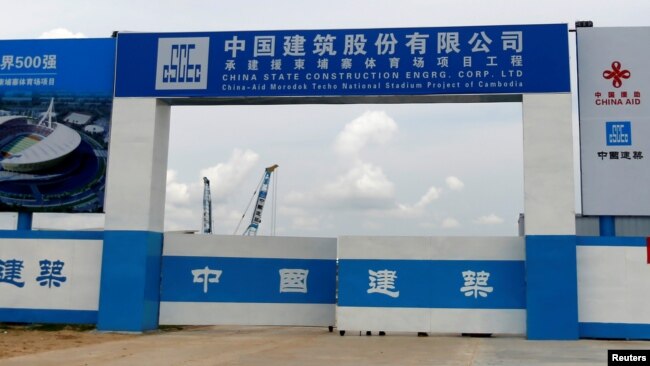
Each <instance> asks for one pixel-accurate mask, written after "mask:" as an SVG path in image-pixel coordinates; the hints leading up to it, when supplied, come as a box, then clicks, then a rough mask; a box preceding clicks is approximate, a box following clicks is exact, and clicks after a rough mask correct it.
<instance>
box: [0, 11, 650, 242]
mask: <svg viewBox="0 0 650 366" xmlns="http://www.w3.org/2000/svg"><path fill="white" fill-rule="evenodd" d="M649 13H650V2H648V1H643V0H640V1H620V2H617V3H616V6H612V4H611V2H609V1H608V2H605V1H582V0H580V1H577V0H574V1H524V0H519V1H506V0H495V1H489V2H488V1H463V0H457V1H453V2H442V1H424V0H422V1H415V0H401V1H394V0H393V1H386V0H367V1H366V0H362V1H349V0H348V1H340V0H330V1H326V2H310V1H289V0H276V1H272V2H271V1H259V0H258V1H253V0H240V1H237V2H226V1H215V0H212V1H207V0H187V1H168V0H160V1H144V0H129V1H124V0H112V1H110V2H108V1H107V2H96V1H87V0H86V1H78V0H66V1H54V0H49V1H42V0H22V1H12V2H5V3H3V14H5V15H6V16H5V17H3V26H2V28H0V39H31V38H70V37H93V38H95V37H109V36H110V35H111V34H112V32H113V31H116V30H117V31H147V32H171V31H188V32H190V31H237V30H282V29H341V28H392V27H438V26H468V25H499V24H542V23H568V24H569V25H570V26H571V27H572V25H573V24H574V22H575V21H576V20H592V21H593V22H594V25H595V26H598V27H611V26H648V25H650V24H649V23H650V20H649V19H648V17H647V14H649ZM569 43H570V45H571V57H572V60H571V64H572V88H573V90H574V98H575V85H576V80H575V47H574V44H575V38H574V34H572V35H571V36H570V40H569ZM576 105H577V101H576V100H574V134H575V139H574V140H575V141H576V143H575V147H574V155H575V156H574V160H575V161H576V163H575V169H574V170H575V172H576V197H577V198H576V211H577V212H580V202H579V196H580V194H579V174H578V173H579V166H578V160H577V159H578V148H577V132H578V131H577V124H578V122H577V108H576V107H575V106H576ZM272 164H278V165H279V166H280V168H279V169H278V170H277V171H276V172H277V173H276V174H275V178H277V180H276V181H273V182H272V188H271V191H272V193H275V195H272V198H271V201H270V202H269V205H268V206H267V207H266V210H265V215H264V217H263V222H262V224H261V226H260V231H259V233H260V235H269V234H270V233H271V222H272V220H271V213H272V211H273V206H274V205H273V204H271V203H272V202H273V201H275V208H276V209H277V210H276V215H277V216H276V226H275V232H276V233H277V235H288V236H323V237H336V236H339V235H413V236H422V235H517V219H518V216H519V213H521V212H523V152H522V125H521V105H519V104H517V103H509V104H502V103H486V104H391V105H382V104H375V105H277V106H201V107H196V106H193V107H173V108H172V117H171V133H170V149H169V160H168V173H167V199H166V210H165V230H198V229H199V228H200V225H201V212H202V211H201V209H202V207H201V198H202V191H203V183H202V179H201V178H202V177H204V176H206V177H208V178H209V179H210V180H211V184H212V197H213V206H214V223H215V233H217V234H233V232H234V230H235V228H236V227H237V223H238V222H239V220H240V218H241V216H242V214H243V213H244V210H245V208H246V204H247V203H248V201H249V199H250V198H251V197H252V196H253V192H254V191H255V189H256V185H257V184H258V182H259V181H260V178H261V177H262V174H263V170H264V168H265V167H267V166H270V165H272ZM249 215H250V211H249ZM249 220H250V219H249V216H247V217H246V218H245V219H244V223H242V227H241V228H240V232H241V230H242V229H243V228H244V227H245V226H246V225H247V223H248V221H249ZM103 221H104V218H103V215H63V214H36V215H35V216H34V227H36V228H59V229H79V228H100V227H102V226H103ZM14 225H15V215H14V214H8V213H4V214H0V228H5V229H7V228H9V229H10V228H13V226H14Z"/></svg>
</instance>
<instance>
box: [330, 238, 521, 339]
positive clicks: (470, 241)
mask: <svg viewBox="0 0 650 366" xmlns="http://www.w3.org/2000/svg"><path fill="white" fill-rule="evenodd" d="M338 252H339V299H338V306H337V309H336V316H337V326H338V328H339V329H341V330H371V331H382V330H383V331H412V332H439V333H449V332H453V333H512V334H524V333H525V331H526V310H525V307H526V303H525V297H526V296H525V278H524V240H523V238H518V237H448V238H444V237H435V238H434V237H352V236H345V237H340V238H339V242H338ZM382 271H387V272H388V273H391V274H392V275H393V276H394V277H393V278H392V279H391V280H390V281H389V282H390V285H389V286H385V285H386V283H385V282H383V284H384V286H382V277H384V279H385V276H382V275H385V274H386V272H383V273H382ZM470 271H471V272H473V273H468V272H470ZM481 272H482V274H483V275H485V274H487V276H488V277H487V278H485V281H484V282H483V283H482V282H481V281H480V280H479V281H474V282H471V280H472V277H473V278H474V280H476V278H477V277H476V275H477V274H478V275H479V276H480V274H479V273H481ZM466 276H467V278H466ZM468 281H469V282H468ZM473 285H477V286H479V287H486V288H487V289H485V291H483V292H482V293H481V292H480V290H481V289H480V288H478V287H476V286H473Z"/></svg>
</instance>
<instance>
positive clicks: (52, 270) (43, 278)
mask: <svg viewBox="0 0 650 366" xmlns="http://www.w3.org/2000/svg"><path fill="white" fill-rule="evenodd" d="M38 263H39V265H40V266H41V275H40V276H38V277H36V281H37V282H38V284H39V285H41V286H47V287H50V288H51V287H52V285H54V287H61V283H63V282H65V281H66V277H65V276H63V275H61V271H62V270H63V265H64V264H65V263H63V262H61V261H59V260H56V261H54V262H52V261H49V260H47V259H44V260H42V261H40V262H38Z"/></svg>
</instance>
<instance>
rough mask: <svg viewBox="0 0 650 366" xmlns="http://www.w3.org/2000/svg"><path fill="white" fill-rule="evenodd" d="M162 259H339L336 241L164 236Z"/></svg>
mask: <svg viewBox="0 0 650 366" xmlns="http://www.w3.org/2000/svg"><path fill="white" fill-rule="evenodd" d="M164 243H165V244H164V247H163V255H171V256H191V257H234V258H293V259H336V239H333V238H300V237H289V236H237V235H192V234H183V233H165V240H164Z"/></svg>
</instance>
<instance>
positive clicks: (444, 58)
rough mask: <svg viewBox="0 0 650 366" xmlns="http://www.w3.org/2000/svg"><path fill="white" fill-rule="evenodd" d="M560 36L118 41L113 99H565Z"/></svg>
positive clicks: (338, 32)
mask: <svg viewBox="0 0 650 366" xmlns="http://www.w3.org/2000/svg"><path fill="white" fill-rule="evenodd" d="M567 30H568V27H567V25H566V24H547V25H505V26H469V27H440V28H394V29H329V30H277V31H241V32H213V33H184V34H179V33H176V34H173V35H168V34H156V33H121V34H119V35H118V39H119V42H118V48H119V50H118V51H119V52H118V59H117V69H116V70H117V79H116V87H115V95H116V96H118V97H157V96H177V97H184V96H187V97H264V96H295V97H301V96H337V97H342V96H352V95H373V96H374V95H423V94H434V95H435V94H477V93H479V94H490V93H516V94H521V93H543V92H552V93H557V92H561V93H566V92H569V91H570V82H569V80H570V77H569V62H568V60H569V56H568V37H567ZM208 43H209V54H208V52H203V51H200V50H201V49H205V50H207V47H204V46H203V45H206V46H207V44H208ZM161 45H162V46H161ZM170 45H171V46H170ZM174 46H178V51H177V52H174V48H173V47H174ZM121 50H124V52H122V51H121ZM140 50H141V51H140ZM150 50H155V52H156V54H155V55H151V54H149V52H150ZM183 50H186V51H185V52H184V51H183ZM127 51H128V52H127ZM134 52H135V54H134ZM138 52H141V54H138ZM120 54H124V55H129V56H128V57H120V56H119V55H120ZM206 56H207V58H206ZM167 66H168V67H167ZM165 67H167V69H165ZM172 67H174V68H175V69H173V68H172ZM154 68H155V69H156V70H157V71H156V73H155V75H153V74H152V73H151V70H152V69H154ZM165 70H167V71H168V72H165ZM182 70H184V71H185V73H183V71H182ZM197 70H200V72H199V73H198V74H197V72H196V71H197ZM208 71H209V72H208ZM179 73H180V74H179ZM186 74H187V75H188V76H189V79H187V78H186V77H185V76H186ZM142 75H151V77H152V78H153V77H155V79H148V77H146V78H143V77H142ZM177 75H180V76H182V78H181V79H183V80H185V82H183V83H181V84H183V85H177V84H179V83H178V82H174V83H172V82H170V77H172V78H173V79H176V78H175V76H177ZM197 76H198V79H197ZM199 79H200V81H201V83H199V82H198V80H199ZM188 80H189V81H191V82H188ZM204 82H205V83H204ZM172 84H174V85H172ZM183 89H184V90H185V91H184V90H183Z"/></svg>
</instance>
